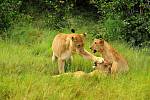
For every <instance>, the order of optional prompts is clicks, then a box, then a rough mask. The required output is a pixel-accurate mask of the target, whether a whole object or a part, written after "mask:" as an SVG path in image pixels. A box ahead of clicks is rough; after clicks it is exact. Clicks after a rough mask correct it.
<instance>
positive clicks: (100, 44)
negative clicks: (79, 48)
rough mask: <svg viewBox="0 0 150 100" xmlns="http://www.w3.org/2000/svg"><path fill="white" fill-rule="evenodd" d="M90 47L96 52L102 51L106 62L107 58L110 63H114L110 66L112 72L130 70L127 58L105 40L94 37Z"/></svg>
mask: <svg viewBox="0 0 150 100" xmlns="http://www.w3.org/2000/svg"><path fill="white" fill-rule="evenodd" d="M90 49H91V50H92V51H93V52H94V53H96V52H100V53H101V54H102V57H103V58H104V62H105V60H107V62H108V63H110V64H112V65H111V68H110V71H111V73H116V72H126V71H128V70H129V67H128V63H127V60H126V59H125V58H124V57H123V56H122V55H121V54H119V53H118V52H117V51H116V50H115V49H114V48H113V47H112V46H111V45H110V44H109V43H108V42H106V41H105V40H103V39H94V42H93V43H92V46H91V48H90ZM98 65H99V64H97V66H98ZM109 67H110V66H109ZM109 67H108V69H109ZM106 68H107V67H106Z"/></svg>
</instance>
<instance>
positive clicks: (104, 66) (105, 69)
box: [93, 60, 112, 74]
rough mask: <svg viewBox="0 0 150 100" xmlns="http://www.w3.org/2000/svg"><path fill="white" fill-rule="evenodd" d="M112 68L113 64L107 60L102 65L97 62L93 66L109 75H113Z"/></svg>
mask: <svg viewBox="0 0 150 100" xmlns="http://www.w3.org/2000/svg"><path fill="white" fill-rule="evenodd" d="M111 67H112V63H111V62H108V61H106V60H104V61H103V62H102V63H99V62H97V61H95V62H94V66H93V68H94V69H96V70H101V71H102V72H105V73H107V74H109V73H111Z"/></svg>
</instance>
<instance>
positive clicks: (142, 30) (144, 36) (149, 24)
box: [122, 15, 150, 47]
mask: <svg viewBox="0 0 150 100" xmlns="http://www.w3.org/2000/svg"><path fill="white" fill-rule="evenodd" d="M125 23H126V24H125V26H124V28H123V31H122V36H123V38H124V39H125V40H126V41H127V42H129V43H131V45H132V46H140V47H141V46H146V45H147V46H148V45H150V19H149V17H148V16H144V15H134V16H131V17H129V18H127V19H126V20H125Z"/></svg>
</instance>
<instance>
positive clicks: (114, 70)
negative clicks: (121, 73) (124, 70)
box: [111, 61, 118, 74]
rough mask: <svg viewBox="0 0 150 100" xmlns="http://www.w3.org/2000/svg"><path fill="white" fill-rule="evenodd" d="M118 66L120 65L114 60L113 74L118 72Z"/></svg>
mask: <svg viewBox="0 0 150 100" xmlns="http://www.w3.org/2000/svg"><path fill="white" fill-rule="evenodd" d="M117 67H118V63H117V62H115V61H114V62H113V63H112V67H111V74H113V73H116V72H117V70H118V68H117Z"/></svg>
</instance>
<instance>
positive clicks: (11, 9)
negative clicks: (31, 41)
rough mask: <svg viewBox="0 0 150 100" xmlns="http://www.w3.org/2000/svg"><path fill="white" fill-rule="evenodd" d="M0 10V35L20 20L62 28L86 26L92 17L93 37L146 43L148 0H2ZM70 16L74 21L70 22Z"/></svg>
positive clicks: (149, 36)
mask: <svg viewBox="0 0 150 100" xmlns="http://www.w3.org/2000/svg"><path fill="white" fill-rule="evenodd" d="M0 12H1V13H0V17H1V19H0V24H1V25H0V26H1V27H0V30H1V31H0V34H1V35H2V36H3V37H5V36H10V35H11V34H8V33H7V30H9V29H10V28H11V27H12V26H13V25H14V24H16V23H20V21H21V22H22V24H23V22H24V21H25V22H26V23H27V22H28V23H35V25H38V27H39V28H40V29H41V28H45V27H47V28H49V29H55V30H63V29H64V28H69V29H70V28H80V27H81V26H86V25H87V24H91V20H92V21H95V22H96V23H97V24H96V25H94V26H93V27H92V28H91V29H89V31H88V32H89V33H92V34H93V35H94V36H95V37H101V36H102V37H104V38H106V39H108V40H114V39H115V40H116V39H123V40H125V41H127V42H128V43H130V44H131V45H133V46H149V45H150V41H149V40H150V17H149V16H150V5H149V1H148V0H133V1H130V0H2V1H0ZM73 17H78V18H77V20H78V21H74V22H73V20H72V18H73ZM81 17H84V18H85V19H86V20H88V22H87V23H84V22H85V21H81ZM78 22H80V25H79V23H78Z"/></svg>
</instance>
